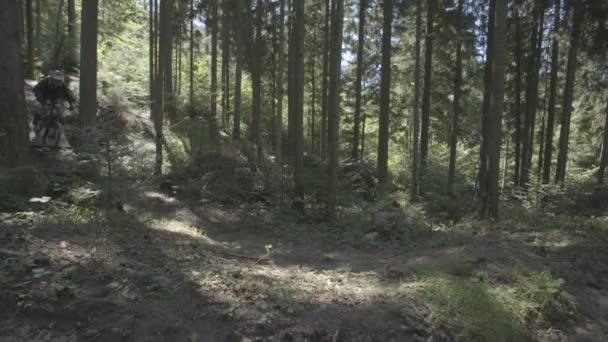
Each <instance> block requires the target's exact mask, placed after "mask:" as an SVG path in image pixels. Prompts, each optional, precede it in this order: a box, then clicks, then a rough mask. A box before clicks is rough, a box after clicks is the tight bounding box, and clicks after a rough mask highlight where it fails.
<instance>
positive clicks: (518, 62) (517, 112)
mask: <svg viewBox="0 0 608 342" xmlns="http://www.w3.org/2000/svg"><path fill="white" fill-rule="evenodd" d="M518 4H519V2H517V3H516V4H515V6H514V9H513V11H514V12H515V49H514V50H515V51H514V53H513V54H514V55H515V76H514V77H513V82H514V83H515V86H514V89H515V99H514V104H513V115H514V116H515V120H514V121H515V122H514V125H515V156H514V160H515V170H514V172H513V185H514V186H516V187H518V186H519V185H520V184H519V181H520V179H521V178H520V175H519V171H520V170H521V165H520V163H521V140H522V139H521V138H522V137H521V86H522V82H521V81H522V66H523V63H522V59H523V58H522V48H521V39H522V37H521V18H520V16H519V7H518Z"/></svg>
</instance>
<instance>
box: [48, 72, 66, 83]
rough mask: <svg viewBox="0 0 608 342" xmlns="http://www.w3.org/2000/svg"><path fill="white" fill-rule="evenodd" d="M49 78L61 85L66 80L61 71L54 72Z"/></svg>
mask: <svg viewBox="0 0 608 342" xmlns="http://www.w3.org/2000/svg"><path fill="white" fill-rule="evenodd" d="M49 76H50V77H51V82H52V83H55V84H61V83H63V81H64V80H65V77H64V76H63V72H61V70H53V71H51V72H50V73H49Z"/></svg>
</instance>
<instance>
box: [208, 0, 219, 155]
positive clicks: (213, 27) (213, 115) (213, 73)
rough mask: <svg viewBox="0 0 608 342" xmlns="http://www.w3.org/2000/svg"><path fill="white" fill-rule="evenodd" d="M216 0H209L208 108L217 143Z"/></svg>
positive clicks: (210, 128) (210, 129) (213, 135)
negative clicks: (209, 93) (209, 61)
mask: <svg viewBox="0 0 608 342" xmlns="http://www.w3.org/2000/svg"><path fill="white" fill-rule="evenodd" d="M217 2H218V0H211V3H210V5H211V13H210V18H209V21H210V22H211V23H210V24H211V25H210V26H211V89H210V91H211V101H210V105H211V108H210V110H209V123H208V125H209V136H210V137H211V141H212V142H213V143H214V144H218V143H219V134H218V133H219V132H218V131H217V36H218V25H217V22H218V10H217Z"/></svg>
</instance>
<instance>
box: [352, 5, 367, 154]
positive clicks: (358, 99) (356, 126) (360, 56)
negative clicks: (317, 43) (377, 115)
mask: <svg viewBox="0 0 608 342" xmlns="http://www.w3.org/2000/svg"><path fill="white" fill-rule="evenodd" d="M366 10H367V0H360V2H359V38H358V40H357V76H356V80H355V117H354V126H353V146H352V150H351V154H350V157H351V158H352V159H353V160H354V161H358V160H359V130H360V128H359V127H360V122H361V82H362V78H363V68H364V61H363V50H364V47H365V11H366Z"/></svg>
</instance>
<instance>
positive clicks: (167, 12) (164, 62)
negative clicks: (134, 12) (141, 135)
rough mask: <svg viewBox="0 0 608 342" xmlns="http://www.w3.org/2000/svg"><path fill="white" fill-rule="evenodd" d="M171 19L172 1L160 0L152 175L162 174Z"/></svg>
mask: <svg viewBox="0 0 608 342" xmlns="http://www.w3.org/2000/svg"><path fill="white" fill-rule="evenodd" d="M172 18H173V0H160V9H159V30H158V32H159V36H160V37H159V47H158V53H159V58H158V66H157V67H158V74H157V75H156V78H155V80H156V103H155V104H156V106H157V110H156V115H155V116H156V120H155V133H156V134H155V141H156V163H155V165H154V173H155V174H156V175H161V174H162V164H163V140H164V138H163V122H164V116H165V115H166V113H167V112H168V110H170V107H171V104H170V103H169V102H170V101H171V100H170V98H171V96H172V94H171V90H172V89H171V73H170V72H169V70H170V69H171V57H172V56H171V55H172V54H171V47H172V44H171V42H172V36H173V35H172V29H173V28H172Z"/></svg>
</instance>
